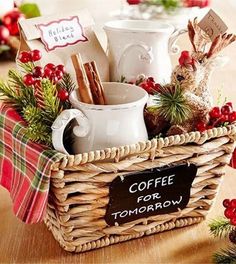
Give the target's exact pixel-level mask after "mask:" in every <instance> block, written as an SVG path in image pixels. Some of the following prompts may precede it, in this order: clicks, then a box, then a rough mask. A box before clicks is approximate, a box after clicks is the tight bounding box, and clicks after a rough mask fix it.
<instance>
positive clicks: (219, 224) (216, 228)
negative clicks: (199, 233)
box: [209, 217, 233, 238]
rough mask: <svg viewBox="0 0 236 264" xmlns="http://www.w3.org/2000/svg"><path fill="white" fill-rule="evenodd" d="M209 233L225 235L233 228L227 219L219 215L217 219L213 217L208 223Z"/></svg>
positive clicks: (215, 235)
mask: <svg viewBox="0 0 236 264" xmlns="http://www.w3.org/2000/svg"><path fill="white" fill-rule="evenodd" d="M209 227H210V233H211V234H212V235H213V236H214V237H220V238H221V237H226V236H228V235H229V233H230V232H231V231H232V230H233V226H232V225H231V224H230V222H229V220H228V219H226V218H224V217H221V218H218V219H213V220H212V221H211V223H209Z"/></svg>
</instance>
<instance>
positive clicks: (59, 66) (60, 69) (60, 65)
mask: <svg viewBox="0 0 236 264" xmlns="http://www.w3.org/2000/svg"><path fill="white" fill-rule="evenodd" d="M55 70H59V71H61V72H62V73H63V74H64V73H65V72H66V68H65V66H64V65H62V64H59V65H57V67H56V68H55Z"/></svg>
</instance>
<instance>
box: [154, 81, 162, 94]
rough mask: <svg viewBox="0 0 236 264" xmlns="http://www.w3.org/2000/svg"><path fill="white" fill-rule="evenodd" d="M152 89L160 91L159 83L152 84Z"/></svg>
mask: <svg viewBox="0 0 236 264" xmlns="http://www.w3.org/2000/svg"><path fill="white" fill-rule="evenodd" d="M154 90H155V91H156V92H160V90H161V85H160V84H159V83H156V84H155V86H154Z"/></svg>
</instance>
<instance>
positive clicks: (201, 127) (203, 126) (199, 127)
mask: <svg viewBox="0 0 236 264" xmlns="http://www.w3.org/2000/svg"><path fill="white" fill-rule="evenodd" d="M196 129H197V130H198V131H200V132H203V131H205V130H206V124H205V123H204V122H202V121H200V122H198V123H197V125H196Z"/></svg>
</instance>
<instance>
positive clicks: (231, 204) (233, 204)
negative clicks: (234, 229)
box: [223, 199, 236, 226]
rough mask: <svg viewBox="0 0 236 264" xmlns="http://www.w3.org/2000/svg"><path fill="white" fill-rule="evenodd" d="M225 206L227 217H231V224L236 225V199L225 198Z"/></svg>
mask: <svg viewBox="0 0 236 264" xmlns="http://www.w3.org/2000/svg"><path fill="white" fill-rule="evenodd" d="M223 206H224V207H225V208H226V209H225V212H224V214H225V217H227V218H228V219H230V223H231V225H234V226H236V199H232V200H230V199H225V200H224V201H223Z"/></svg>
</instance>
